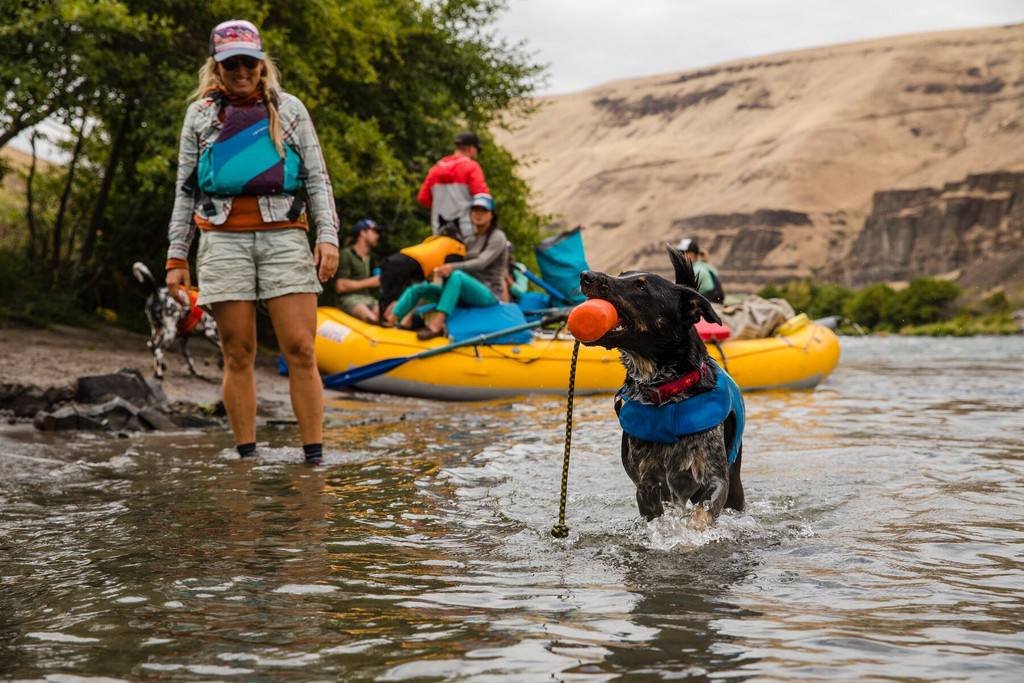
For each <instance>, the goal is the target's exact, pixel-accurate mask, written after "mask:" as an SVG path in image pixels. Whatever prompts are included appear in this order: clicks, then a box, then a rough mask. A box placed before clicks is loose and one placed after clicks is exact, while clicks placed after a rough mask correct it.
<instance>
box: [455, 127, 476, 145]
mask: <svg viewBox="0 0 1024 683" xmlns="http://www.w3.org/2000/svg"><path fill="white" fill-rule="evenodd" d="M455 146H456V147H476V148H477V149H482V147H481V145H480V138H478V137H477V136H476V133H474V132H473V131H471V130H464V131H462V132H461V133H459V134H458V135H456V136H455Z"/></svg>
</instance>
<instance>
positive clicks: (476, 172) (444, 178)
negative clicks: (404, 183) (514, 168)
mask: <svg viewBox="0 0 1024 683" xmlns="http://www.w3.org/2000/svg"><path fill="white" fill-rule="evenodd" d="M479 153H480V139H479V138H478V137H477V136H476V133H473V132H471V131H468V130H467V131H463V132H461V133H459V134H458V135H456V136H455V154H452V155H451V156H447V157H445V158H444V159H441V160H440V161H439V162H437V163H436V164H434V165H433V166H432V167H431V169H430V172H428V173H427V179H426V180H424V181H423V187H421V188H420V192H419V194H418V195H417V196H416V199H417V200H418V201H419V203H420V204H422V205H423V206H425V207H427V208H428V209H430V226H431V229H432V230H433V232H434V234H435V235H436V234H438V233H439V232H440V230H441V223H442V221H445V222H448V221H458V224H459V231H460V232H461V233H462V237H463V239H464V240H469V239H471V238H472V237H473V236H474V234H475V232H476V228H474V227H473V223H472V222H470V220H469V203H470V201H471V200H472V199H473V195H475V194H480V193H481V192H487V193H490V190H488V189H487V181H485V180H484V170H483V169H482V168H480V164H478V163H477V161H476V157H477V155H478V154H479Z"/></svg>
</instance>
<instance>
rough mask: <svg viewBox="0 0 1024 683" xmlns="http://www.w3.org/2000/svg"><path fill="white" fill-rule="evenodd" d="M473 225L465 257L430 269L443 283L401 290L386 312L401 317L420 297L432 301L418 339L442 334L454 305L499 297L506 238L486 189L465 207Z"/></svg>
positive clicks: (495, 300) (481, 303)
mask: <svg viewBox="0 0 1024 683" xmlns="http://www.w3.org/2000/svg"><path fill="white" fill-rule="evenodd" d="M469 217H470V220H471V221H472V222H473V225H474V226H475V227H476V235H475V236H474V238H473V241H472V242H470V243H469V244H468V245H467V246H466V260H464V261H456V262H454V263H445V264H444V265H441V266H438V267H437V268H436V269H435V270H434V273H435V274H436V275H439V276H441V277H443V278H446V279H445V281H444V285H435V284H431V283H427V282H424V283H421V284H418V285H413V286H412V287H409V288H407V289H406V290H405V291H404V292H402V296H400V297H399V298H398V301H397V302H396V303H395V308H394V310H393V311H392V312H391V315H389V316H388V319H389V320H391V321H392V323H396V322H398V321H399V320H402V319H403V318H404V317H405V316H406V315H408V314H409V312H410V311H412V309H413V308H415V307H416V305H417V304H418V303H419V302H420V301H428V302H436V303H437V308H436V314H435V315H433V316H431V318H430V322H429V323H428V324H427V327H425V328H423V329H422V330H420V331H419V332H417V333H416V336H417V337H419V338H420V339H433V338H434V337H440V336H442V335H444V334H446V327H445V321H446V320H447V319H448V316H449V315H451V313H452V311H453V310H455V306H456V305H462V306H476V307H484V306H493V305H494V304H496V303H498V301H500V300H501V296H502V287H503V283H504V277H505V269H506V268H507V267H508V264H507V262H506V259H507V258H508V256H507V254H508V250H507V248H506V246H507V244H508V240H507V239H506V237H505V233H503V232H502V231H501V228H499V227H498V214H497V212H496V211H495V207H494V198H493V197H491V195H489V194H487V193H481V194H477V195H474V196H473V201H472V203H471V204H470V211H469Z"/></svg>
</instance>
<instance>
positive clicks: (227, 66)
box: [220, 55, 260, 71]
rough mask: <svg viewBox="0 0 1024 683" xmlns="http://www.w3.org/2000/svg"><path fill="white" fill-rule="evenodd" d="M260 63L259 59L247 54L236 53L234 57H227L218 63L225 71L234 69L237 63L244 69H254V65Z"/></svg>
mask: <svg viewBox="0 0 1024 683" xmlns="http://www.w3.org/2000/svg"><path fill="white" fill-rule="evenodd" d="M259 63H260V60H258V59H256V58H255V57H249V56H248V55H236V56H234V57H228V58H227V59H225V60H224V61H223V62H221V63H220V65H221V66H222V67H224V70H225V71H234V70H235V69H237V68H238V66H239V65H242V66H244V67H245V68H246V69H255V68H256V65H257V64H259Z"/></svg>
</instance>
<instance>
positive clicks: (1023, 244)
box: [828, 172, 1024, 290]
mask: <svg viewBox="0 0 1024 683" xmlns="http://www.w3.org/2000/svg"><path fill="white" fill-rule="evenodd" d="M828 274H829V275H832V276H834V277H835V279H838V280H840V281H843V282H846V283H848V284H850V285H853V286H863V285H866V284H870V283H872V282H887V281H893V280H909V279H911V278H913V277H916V276H922V275H923V276H953V277H956V278H958V279H960V280H961V281H962V282H961V283H962V284H963V285H965V286H968V287H979V288H982V289H986V288H989V287H992V286H996V285H1006V286H1007V287H1008V288H1009V289H1011V290H1016V289H1017V288H1019V287H1020V286H1021V285H1022V284H1024V173H1010V172H1004V173H986V174H978V175H971V176H968V177H967V178H966V179H965V180H963V181H961V182H956V183H947V184H946V185H945V186H944V187H943V188H941V189H937V188H924V189H917V190H884V191H880V192H876V193H875V196H874V200H873V209H872V211H871V214H870V215H869V216H868V217H867V220H865V222H864V229H863V230H862V231H861V232H860V234H859V235H858V236H857V237H856V238H855V239H854V240H853V243H852V245H851V246H850V248H849V252H848V254H847V255H846V258H844V259H842V260H839V261H836V262H835V263H834V264H832V267H831V268H830V270H829V271H828Z"/></svg>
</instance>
